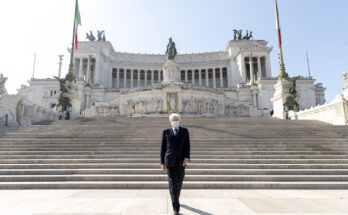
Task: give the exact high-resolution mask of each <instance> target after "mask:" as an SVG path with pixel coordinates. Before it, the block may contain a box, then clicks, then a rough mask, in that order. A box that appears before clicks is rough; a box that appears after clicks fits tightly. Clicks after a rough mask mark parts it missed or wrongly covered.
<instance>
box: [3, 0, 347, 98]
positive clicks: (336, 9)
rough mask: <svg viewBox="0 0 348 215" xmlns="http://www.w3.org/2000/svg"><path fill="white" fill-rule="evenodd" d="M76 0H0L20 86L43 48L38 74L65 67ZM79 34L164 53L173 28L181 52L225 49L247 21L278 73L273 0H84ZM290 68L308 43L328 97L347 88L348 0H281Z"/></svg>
mask: <svg viewBox="0 0 348 215" xmlns="http://www.w3.org/2000/svg"><path fill="white" fill-rule="evenodd" d="M74 2H75V1H74V0H49V1H47V0H31V1H26V0H17V1H1V3H0V22H1V23H0V24H1V26H2V31H1V34H0V47H1V49H2V50H1V52H0V53H1V62H2V65H1V67H0V73H3V74H4V75H5V76H8V77H9V80H8V83H7V88H8V90H9V91H10V93H15V92H16V89H18V88H19V87H20V85H21V84H26V82H27V80H29V79H30V77H31V75H32V67H33V57H34V53H35V52H36V53H37V61H36V74H35V77H37V78H46V77H52V76H53V75H56V74H57V71H58V55H59V54H64V55H65V57H64V62H63V63H64V64H63V66H64V72H66V71H67V67H68V53H67V51H66V48H67V47H68V46H70V42H71V37H72V21H73V10H74ZM79 3H80V12H81V18H82V26H81V27H80V28H79V35H80V37H79V38H80V40H85V33H86V32H87V31H89V30H93V31H95V30H96V29H103V30H105V31H106V39H107V40H109V41H111V43H112V44H113V46H114V48H115V49H116V50H117V51H122V52H135V53H138V52H139V53H164V51H165V48H166V44H167V41H168V37H170V36H172V37H173V40H174V41H175V42H176V44H177V49H178V52H179V53H196V52H211V51H219V50H223V49H224V48H225V46H226V44H227V42H228V41H229V40H231V39H233V29H234V28H236V29H249V30H252V31H253V32H254V37H255V39H263V40H267V41H268V42H269V46H273V51H272V54H271V62H272V73H273V75H274V76H277V75H278V74H279V66H278V65H279V64H278V56H277V53H278V47H277V34H276V28H275V12H274V1H273V0H175V1H169V0H98V1H96V0H79ZM278 6H279V13H280V24H281V29H282V35H283V51H284V58H285V65H286V70H287V72H288V73H289V74H290V75H292V76H295V75H303V76H307V74H308V72H307V61H306V51H308V52H309V60H310V65H311V73H312V76H313V77H314V78H315V79H317V82H322V83H323V84H324V86H325V87H327V91H326V99H327V101H331V100H332V99H333V98H334V97H335V95H336V94H338V93H341V91H342V87H343V86H344V83H343V80H342V78H341V74H342V72H344V71H347V70H348V60H347V59H348V28H347V23H348V18H347V15H346V14H347V11H348V1H347V0H305V1H304V0H291V1H290V0H278Z"/></svg>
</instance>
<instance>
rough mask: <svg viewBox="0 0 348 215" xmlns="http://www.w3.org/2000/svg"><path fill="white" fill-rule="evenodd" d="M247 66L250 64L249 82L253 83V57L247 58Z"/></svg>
mask: <svg viewBox="0 0 348 215" xmlns="http://www.w3.org/2000/svg"><path fill="white" fill-rule="evenodd" d="M249 66H250V84H252V85H253V84H254V66H253V59H252V58H250V59H249Z"/></svg>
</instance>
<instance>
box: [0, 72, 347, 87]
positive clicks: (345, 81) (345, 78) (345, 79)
mask: <svg viewBox="0 0 348 215" xmlns="http://www.w3.org/2000/svg"><path fill="white" fill-rule="evenodd" d="M342 78H343V80H344V83H345V84H346V85H345V86H344V88H345V89H348V72H344V73H342ZM0 86H1V84H0Z"/></svg>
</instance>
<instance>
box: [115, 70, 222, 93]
mask: <svg viewBox="0 0 348 215" xmlns="http://www.w3.org/2000/svg"><path fill="white" fill-rule="evenodd" d="M162 80H163V71H162V70H140V69H127V68H112V88H133V87H142V86H151V85H153V84H154V83H160V82H161V81H162ZM181 81H183V82H186V83H192V85H193V86H206V87H212V88H217V87H220V88H221V87H227V82H228V81H227V68H226V67H220V68H209V69H187V70H181Z"/></svg>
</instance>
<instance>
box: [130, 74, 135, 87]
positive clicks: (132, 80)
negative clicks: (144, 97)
mask: <svg viewBox="0 0 348 215" xmlns="http://www.w3.org/2000/svg"><path fill="white" fill-rule="evenodd" d="M133 76H134V75H133V69H131V83H130V87H131V88H133V82H134V77H133Z"/></svg>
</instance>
